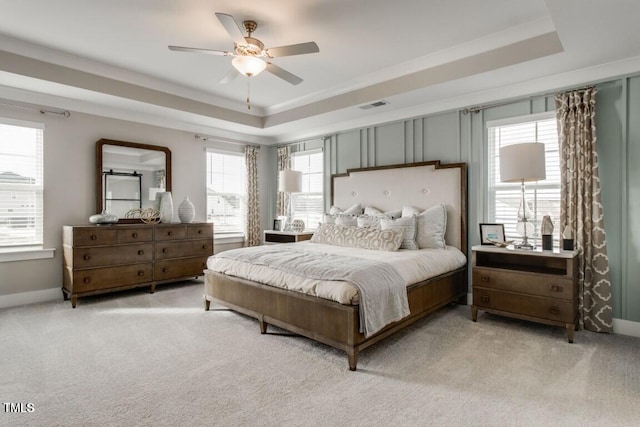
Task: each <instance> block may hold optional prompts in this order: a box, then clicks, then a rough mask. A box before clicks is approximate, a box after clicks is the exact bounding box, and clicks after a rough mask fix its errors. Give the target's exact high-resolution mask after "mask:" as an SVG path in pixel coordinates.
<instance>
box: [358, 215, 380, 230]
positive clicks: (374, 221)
mask: <svg viewBox="0 0 640 427" xmlns="http://www.w3.org/2000/svg"><path fill="white" fill-rule="evenodd" d="M358 227H361V228H373V229H377V230H379V229H380V218H379V217H376V216H370V215H360V216H359V217H358Z"/></svg>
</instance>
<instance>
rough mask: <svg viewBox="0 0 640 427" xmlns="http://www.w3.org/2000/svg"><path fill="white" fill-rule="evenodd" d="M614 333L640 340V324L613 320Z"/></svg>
mask: <svg viewBox="0 0 640 427" xmlns="http://www.w3.org/2000/svg"><path fill="white" fill-rule="evenodd" d="M471 304H473V294H472V293H468V294H467V305H471ZM613 333H614V334H619V335H629V336H631V337H638V338H640V322H632V321H631V320H623V319H613Z"/></svg>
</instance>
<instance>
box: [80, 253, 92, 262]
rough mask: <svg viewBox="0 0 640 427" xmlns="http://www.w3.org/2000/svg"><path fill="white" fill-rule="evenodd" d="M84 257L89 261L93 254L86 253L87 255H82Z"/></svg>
mask: <svg viewBox="0 0 640 427" xmlns="http://www.w3.org/2000/svg"><path fill="white" fill-rule="evenodd" d="M82 259H83V260H85V261H89V260H90V259H91V255H89V254H86V255H85V256H83V257H82Z"/></svg>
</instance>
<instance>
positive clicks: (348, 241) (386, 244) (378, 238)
mask: <svg viewBox="0 0 640 427" xmlns="http://www.w3.org/2000/svg"><path fill="white" fill-rule="evenodd" d="M402 240H403V233H402V230H398V229H394V230H373V229H370V228H359V227H345V226H342V225H336V224H320V226H319V227H318V229H317V230H316V231H315V232H314V233H313V237H311V240H310V242H311V243H323V244H325V245H334V246H347V247H351V248H361V249H373V250H378V251H397V250H398V249H399V248H400V245H401V244H402Z"/></svg>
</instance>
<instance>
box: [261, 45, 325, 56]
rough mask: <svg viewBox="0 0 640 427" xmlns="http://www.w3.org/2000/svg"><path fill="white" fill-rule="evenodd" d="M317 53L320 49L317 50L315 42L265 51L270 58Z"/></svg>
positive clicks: (271, 48)
mask: <svg viewBox="0 0 640 427" xmlns="http://www.w3.org/2000/svg"><path fill="white" fill-rule="evenodd" d="M317 52H320V48H318V45H317V44H316V42H307V43H298V44H290V45H288V46H279V47H270V48H269V49H266V53H267V56H268V57H270V58H277V57H280V56H291V55H303V54H305V53H317Z"/></svg>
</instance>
